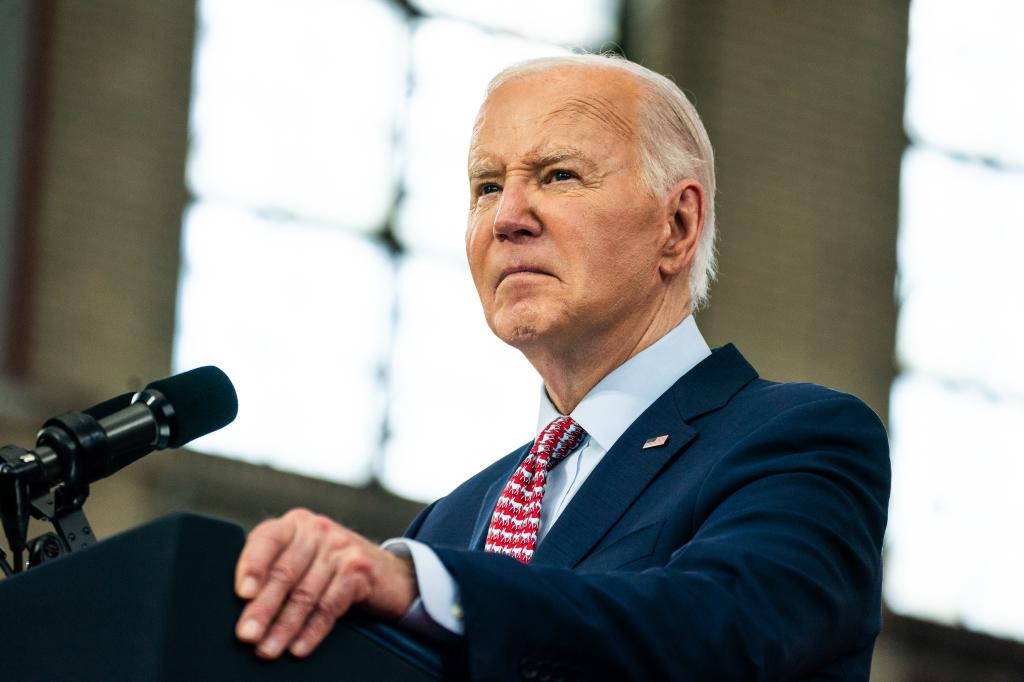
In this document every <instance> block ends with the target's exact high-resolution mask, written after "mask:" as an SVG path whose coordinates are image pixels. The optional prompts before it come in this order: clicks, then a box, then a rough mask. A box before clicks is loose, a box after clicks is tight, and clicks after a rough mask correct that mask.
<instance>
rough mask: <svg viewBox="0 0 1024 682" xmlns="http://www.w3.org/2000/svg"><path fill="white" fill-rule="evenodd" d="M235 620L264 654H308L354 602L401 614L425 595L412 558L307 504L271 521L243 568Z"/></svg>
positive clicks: (254, 535) (253, 539) (252, 543)
mask: <svg viewBox="0 0 1024 682" xmlns="http://www.w3.org/2000/svg"><path fill="white" fill-rule="evenodd" d="M235 592H236V593H237V594H238V596H239V597H241V598H242V599H246V600H248V601H249V604H248V605H247V606H246V607H245V610H243V611H242V616H241V617H240V618H239V619H238V624H237V625H236V626H235V634H236V635H237V636H238V638H239V639H241V640H242V641H244V642H250V643H253V644H256V654H257V655H258V656H260V657H261V658H277V657H278V656H280V655H281V653H282V652H283V651H284V650H285V649H288V650H289V651H290V652H291V653H292V654H293V655H295V656H299V657H303V656H308V655H309V654H310V652H312V651H313V649H314V648H315V647H316V646H317V645H318V644H320V642H321V641H323V639H324V637H326V636H327V633H328V632H330V631H331V628H332V627H333V626H334V622H335V621H336V620H337V619H338V618H340V617H341V616H342V615H344V614H345V613H346V612H347V611H348V610H349V608H350V607H352V606H354V605H359V606H360V607H361V608H364V609H366V610H367V611H369V612H370V613H372V614H374V615H376V616H378V617H380V618H385V619H391V620H397V619H399V618H401V617H402V616H403V615H404V614H405V612H406V611H407V610H408V609H409V606H410V605H411V604H412V602H413V600H414V599H415V598H416V596H417V595H418V590H417V587H416V575H415V572H414V570H413V566H412V564H411V562H409V561H406V560H404V559H400V558H399V557H397V556H395V555H394V554H392V553H391V552H388V551H386V550H383V549H381V548H380V547H378V546H377V545H376V544H374V543H372V542H370V541H369V540H367V539H366V538H364V537H362V536H361V535H359V534H357V533H354V532H353V531H351V530H349V529H348V528H345V527H344V526H342V525H340V524H338V523H335V522H334V521H332V520H331V519H328V518H326V517H324V516H319V515H317V514H314V513H312V512H310V511H309V510H306V509H293V510H292V511H290V512H288V513H287V514H285V515H284V516H282V517H281V518H278V519H271V520H269V521H264V522H263V523H261V524H260V525H258V526H256V527H255V528H254V529H253V530H252V532H251V533H250V534H249V537H248V539H247V540H246V543H245V547H244V548H243V549H242V555H241V556H240V557H239V558H238V565H237V567H236V568H235Z"/></svg>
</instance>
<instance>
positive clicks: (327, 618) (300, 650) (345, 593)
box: [289, 574, 369, 658]
mask: <svg viewBox="0 0 1024 682" xmlns="http://www.w3.org/2000/svg"><path fill="white" fill-rule="evenodd" d="M368 592H369V583H368V582H367V580H366V577H365V576H364V575H352V574H349V575H339V574H335V578H334V580H332V581H331V583H330V585H329V586H328V588H327V591H326V592H324V594H323V596H322V597H321V598H320V601H319V602H318V603H317V608H316V610H315V611H314V612H313V613H312V614H311V615H310V616H309V619H308V620H307V621H306V625H305V627H304V628H303V629H302V632H301V633H299V636H298V637H296V638H295V641H294V642H292V644H291V647H290V648H289V651H290V652H291V654H292V655H293V656H298V657H299V658H302V657H305V656H308V655H309V654H310V653H311V652H312V651H313V650H314V649H315V648H316V647H317V646H319V645H320V643H321V642H322V641H324V638H325V637H327V635H328V634H329V633H330V632H331V629H332V628H333V627H334V624H335V623H336V622H337V620H338V619H339V618H340V617H341V616H343V615H345V613H347V612H348V610H349V608H350V607H351V606H352V604H353V603H355V602H358V601H361V600H362V599H365V597H366V594H367V593H368Z"/></svg>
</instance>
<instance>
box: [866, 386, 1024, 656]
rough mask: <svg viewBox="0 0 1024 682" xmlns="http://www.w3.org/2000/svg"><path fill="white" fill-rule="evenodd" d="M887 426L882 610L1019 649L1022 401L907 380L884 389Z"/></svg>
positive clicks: (1023, 553)
mask: <svg viewBox="0 0 1024 682" xmlns="http://www.w3.org/2000/svg"><path fill="white" fill-rule="evenodd" d="M891 424H892V428H891V430H890V434H889V435H890V440H891V442H892V461H893V489H892V498H891V503H890V508H889V528H888V531H887V533H886V565H885V572H886V576H885V577H886V586H885V596H886V602H887V603H888V604H889V606H890V607H891V608H892V609H893V610H894V611H896V612H898V613H904V614H911V615H914V616H917V617H924V618H930V619H934V620H938V621H941V622H944V623H949V624H962V625H965V626H966V627H969V628H974V629H980V630H985V631H988V632H991V633H993V634H996V635H1000V636H1011V637H1016V638H1018V639H1024V610H1022V609H1021V608H1020V604H1021V603H1024V587H1022V584H1021V580H1020V576H1021V575H1022V574H1024V544H1022V543H1020V542H1017V541H1015V540H1014V538H1018V537H1019V536H1020V523H1019V519H1021V518H1024V497H1022V496H1021V495H1020V490H1019V488H1020V482H1021V481H1022V480H1024V453H1022V452H1021V445H1020V443H1021V439H1020V428H1021V424H1024V401H1020V400H999V399H997V398H994V397H993V396H992V395H991V394H989V393H985V392H983V391H977V390H955V389H953V388H950V387H949V386H946V385H943V384H940V383H938V382H935V381H932V380H928V379H924V378H921V377H919V376H917V375H913V374H911V375H910V376H909V377H906V378H903V379H900V380H899V381H897V382H896V384H895V385H894V386H893V391H892V420H891Z"/></svg>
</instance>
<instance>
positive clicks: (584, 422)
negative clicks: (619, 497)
mask: <svg viewBox="0 0 1024 682" xmlns="http://www.w3.org/2000/svg"><path fill="white" fill-rule="evenodd" d="M709 355H711V349H710V348H708V344H707V342H705V341H704V337H703V336H702V335H701V333H700V330H699V329H697V322H696V321H695V320H694V319H693V315H687V316H686V319H684V320H683V321H682V322H680V323H679V324H678V325H677V326H676V328H675V329H673V330H672V331H670V332H669V333H668V334H665V336H663V337H661V338H660V339H658V340H657V341H656V342H655V343H654V344H652V345H651V346H649V347H647V348H645V349H644V350H642V351H640V352H639V353H637V354H636V355H634V356H633V357H631V358H630V359H629V360H627V361H626V362H624V363H623V364H621V365H619V366H618V367H617V368H615V369H614V370H613V371H612V372H611V373H610V374H608V376H606V377H605V378H604V379H601V381H600V382H598V384H597V385H596V386H594V388H592V389H590V392H589V393H587V395H585V396H584V397H583V400H581V401H580V404H579V405H577V406H576V409H575V410H573V411H572V414H571V415H570V416H571V417H572V418H573V419H574V420H575V421H576V422H577V423H578V424H579V425H580V426H582V427H583V428H584V430H586V432H587V433H588V434H589V435H590V438H591V440H592V441H594V442H596V443H597V444H598V445H600V446H601V448H603V449H604V450H605V452H607V451H609V450H611V449H612V446H613V445H615V441H617V440H618V439H619V437H620V436H621V435H622V434H623V433H625V431H626V429H627V428H629V425H630V424H632V423H633V422H634V421H636V419H637V417H639V416H640V415H641V414H643V413H644V410H646V409H647V408H648V407H650V406H651V404H652V403H654V401H655V400H657V399H658V398H659V397H660V396H661V394H662V393H664V392H665V391H667V390H668V389H669V387H671V386H672V384H674V383H675V382H676V381H678V380H679V378H680V377H682V376H683V375H684V374H686V373H687V372H689V371H690V370H691V369H693V368H694V367H696V366H697V364H698V363H700V362H701V360H703V359H704V358H706V357H708V356H709ZM558 416H560V413H559V412H558V410H557V409H555V406H554V405H553V404H552V403H551V399H550V398H548V394H547V391H546V390H545V389H544V386H543V385H542V386H541V388H540V415H539V417H538V419H537V432H536V433H537V434H540V432H541V431H542V430H543V429H544V427H545V426H547V425H548V424H549V423H551V420H552V419H555V418H556V417H558Z"/></svg>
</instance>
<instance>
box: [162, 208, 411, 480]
mask: <svg viewBox="0 0 1024 682" xmlns="http://www.w3.org/2000/svg"><path fill="white" fill-rule="evenodd" d="M393 278H394V273H393V265H392V264H391V261H390V259H389V257H388V254H387V252H386V251H385V250H384V249H383V248H381V247H380V246H378V245H376V244H375V243H373V242H371V241H369V240H367V239H365V238H362V237H359V236H356V235H351V234H347V233H345V232H343V231H340V230H336V229H330V228H326V227H322V226H313V225H309V224H303V223H297V222H291V221H284V220H272V219H267V218H260V217H257V216H255V215H253V214H252V213H248V212H245V211H239V210H236V209H233V208H227V207H224V206H219V205H213V204H209V203H201V204H197V205H194V206H193V207H192V208H191V209H190V210H189V211H188V213H187V214H186V218H185V227H184V254H183V264H182V277H181V286H180V292H179V301H178V328H177V333H176V335H175V349H174V351H175V357H174V365H175V368H176V370H179V371H180V370H185V369H189V368H192V367H196V366H199V365H207V364H214V365H218V366H219V367H221V368H222V369H223V370H224V371H225V372H227V374H228V376H230V377H231V380H232V381H233V382H234V384H235V387H236V389H237V391H238V396H239V408H238V419H237V420H236V421H235V422H234V423H233V424H231V425H229V426H228V427H226V428H224V429H222V430H221V431H217V432H215V433H213V434H211V435H209V436H207V437H205V438H203V439H201V440H198V441H196V443H195V446H194V448H195V449H197V450H200V451H202V452H211V453H215V454H221V455H227V456H231V457H236V458H239V459H244V460H246V461H250V462H256V463H263V464H270V465H272V466H274V467H276V468H279V469H286V470H289V471H295V472H299V473H303V474H308V475H313V476H319V477H323V478H327V479H331V480H335V481H341V482H344V483H352V484H361V483H365V482H366V481H367V480H368V478H369V475H370V470H371V465H370V463H371V460H372V458H373V456H374V455H375V454H376V453H377V452H378V450H379V447H380V441H381V424H382V423H383V415H384V389H383V385H382V383H381V379H380V377H381V372H382V368H383V366H384V363H385V361H386V355H385V354H386V352H387V348H388V344H389V339H390V337H391V315H392V306H391V301H392V300H393V296H394V284H393ZM311 427H315V428H318V429H320V430H323V431H324V432H325V433H333V434H338V435H340V436H343V438H328V439H320V440H313V441H311V440H310V439H309V437H308V431H309V429H310V428H311ZM332 443H334V444H335V445H334V446H332V445H331V444H332Z"/></svg>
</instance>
